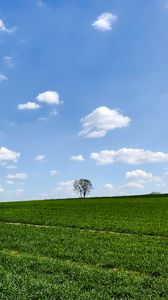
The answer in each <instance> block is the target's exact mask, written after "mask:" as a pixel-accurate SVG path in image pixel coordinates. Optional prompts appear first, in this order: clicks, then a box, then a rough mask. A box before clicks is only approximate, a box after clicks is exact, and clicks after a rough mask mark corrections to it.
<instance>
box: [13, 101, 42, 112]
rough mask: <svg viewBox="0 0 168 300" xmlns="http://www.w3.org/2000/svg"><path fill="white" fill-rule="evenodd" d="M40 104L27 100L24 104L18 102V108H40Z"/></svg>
mask: <svg viewBox="0 0 168 300" xmlns="http://www.w3.org/2000/svg"><path fill="white" fill-rule="evenodd" d="M39 108H40V105H39V104H37V103H35V102H30V101H28V102H26V103H23V104H18V109H20V110H34V109H39Z"/></svg>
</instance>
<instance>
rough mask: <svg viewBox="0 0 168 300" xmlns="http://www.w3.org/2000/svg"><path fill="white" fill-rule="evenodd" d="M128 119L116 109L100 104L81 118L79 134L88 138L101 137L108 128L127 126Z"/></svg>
mask: <svg viewBox="0 0 168 300" xmlns="http://www.w3.org/2000/svg"><path fill="white" fill-rule="evenodd" d="M130 121H131V120H130V118H128V117H127V116H126V117H124V116H122V115H121V114H120V113H119V112H118V111H117V110H114V109H110V108H108V107H106V106H100V107H98V108H96V109H95V110H94V111H93V112H92V113H90V114H89V115H87V116H86V117H84V118H83V119H81V124H82V127H83V129H82V130H81V131H80V132H79V134H80V135H83V136H85V137H90V138H97V137H103V136H105V135H106V133H107V132H108V131H110V130H113V129H115V128H122V127H126V126H128V125H129V123H130Z"/></svg>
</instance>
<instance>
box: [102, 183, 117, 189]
mask: <svg viewBox="0 0 168 300" xmlns="http://www.w3.org/2000/svg"><path fill="white" fill-rule="evenodd" d="M101 189H103V190H105V191H113V190H114V186H113V185H112V184H111V183H106V184H103V185H102V186H101Z"/></svg>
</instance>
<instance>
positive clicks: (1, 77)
mask: <svg viewBox="0 0 168 300" xmlns="http://www.w3.org/2000/svg"><path fill="white" fill-rule="evenodd" d="M4 80H8V77H7V76H5V75H3V74H0V82H2V81H4Z"/></svg>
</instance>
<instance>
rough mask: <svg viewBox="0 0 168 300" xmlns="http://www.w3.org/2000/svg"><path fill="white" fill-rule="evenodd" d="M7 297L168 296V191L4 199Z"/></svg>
mask: <svg viewBox="0 0 168 300" xmlns="http://www.w3.org/2000/svg"><path fill="white" fill-rule="evenodd" d="M0 299H1V300H3V299H6V300H10V299H12V300H14V299H17V300H26V299H31V300H35V299H41V300H45V299H68V300H71V299H74V300H76V299H81V300H85V299H88V300H91V299H103V300H106V299H107V300H108V299H109V300H111V299H135V300H138V299H144V300H147V299H152V300H153V299H168V196H166V195H157V196H146V197H145V196H137V197H118V198H89V199H85V200H84V199H66V200H48V201H27V202H15V203H1V204H0Z"/></svg>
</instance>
